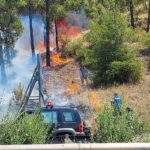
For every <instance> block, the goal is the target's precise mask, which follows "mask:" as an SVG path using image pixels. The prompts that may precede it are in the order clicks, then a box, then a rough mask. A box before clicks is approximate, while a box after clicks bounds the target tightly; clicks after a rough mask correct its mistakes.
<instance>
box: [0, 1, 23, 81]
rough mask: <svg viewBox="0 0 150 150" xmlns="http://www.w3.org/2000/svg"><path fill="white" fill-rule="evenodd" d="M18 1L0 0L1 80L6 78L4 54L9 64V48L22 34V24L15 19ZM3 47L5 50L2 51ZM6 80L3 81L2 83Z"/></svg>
mask: <svg viewBox="0 0 150 150" xmlns="http://www.w3.org/2000/svg"><path fill="white" fill-rule="evenodd" d="M18 2H19V1H15V0H12V1H8V0H0V32H1V35H0V44H1V45H0V48H1V50H0V51H1V52H0V53H1V54H0V55H1V74H2V79H4V78H6V73H5V62H4V53H6V57H7V62H9V63H10V51H9V48H10V46H11V45H13V44H14V43H15V41H16V40H17V38H18V36H19V35H20V33H21V32H22V29H23V28H22V24H21V22H20V20H19V19H18V17H17V7H18ZM4 47H5V49H3V48H4ZM4 81H6V80H3V82H4Z"/></svg>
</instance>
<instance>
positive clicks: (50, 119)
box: [42, 111, 58, 123]
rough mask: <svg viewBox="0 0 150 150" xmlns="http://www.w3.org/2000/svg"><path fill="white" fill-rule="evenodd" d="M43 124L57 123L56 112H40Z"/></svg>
mask: <svg viewBox="0 0 150 150" xmlns="http://www.w3.org/2000/svg"><path fill="white" fill-rule="evenodd" d="M42 115H43V117H44V122H45V123H58V113H57V112H56V111H44V112H42Z"/></svg>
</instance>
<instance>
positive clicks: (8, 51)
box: [5, 37, 11, 65]
mask: <svg viewBox="0 0 150 150" xmlns="http://www.w3.org/2000/svg"><path fill="white" fill-rule="evenodd" d="M5 50H6V58H7V63H8V64H9V65H11V58H10V47H9V43H8V39H7V37H5Z"/></svg>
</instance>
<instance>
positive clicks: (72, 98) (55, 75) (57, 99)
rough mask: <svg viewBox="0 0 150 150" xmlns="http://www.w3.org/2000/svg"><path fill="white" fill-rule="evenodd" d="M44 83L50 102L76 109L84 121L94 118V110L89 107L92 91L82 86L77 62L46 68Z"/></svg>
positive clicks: (72, 61)
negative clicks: (90, 92)
mask: <svg viewBox="0 0 150 150" xmlns="http://www.w3.org/2000/svg"><path fill="white" fill-rule="evenodd" d="M72 81H73V82H74V83H73V84H72ZM44 82H45V89H46V94H47V95H48V97H49V98H48V100H50V101H52V102H53V104H54V105H55V106H71V107H76V108H77V109H78V110H79V111H80V114H81V117H82V118H83V119H87V118H89V117H92V116H93V109H92V108H91V107H89V106H90V95H89V90H90V89H89V88H88V87H87V86H86V85H85V86H83V85H81V82H80V74H79V65H78V63H77V62H76V61H75V60H73V59H72V60H71V61H70V62H69V63H66V64H63V65H57V66H55V67H51V68H47V67H44Z"/></svg>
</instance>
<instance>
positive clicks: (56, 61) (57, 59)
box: [51, 52, 72, 66]
mask: <svg viewBox="0 0 150 150" xmlns="http://www.w3.org/2000/svg"><path fill="white" fill-rule="evenodd" d="M71 61H72V59H69V58H61V52H59V53H57V52H52V53H51V62H52V66H57V65H65V64H67V63H69V62H71Z"/></svg>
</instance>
